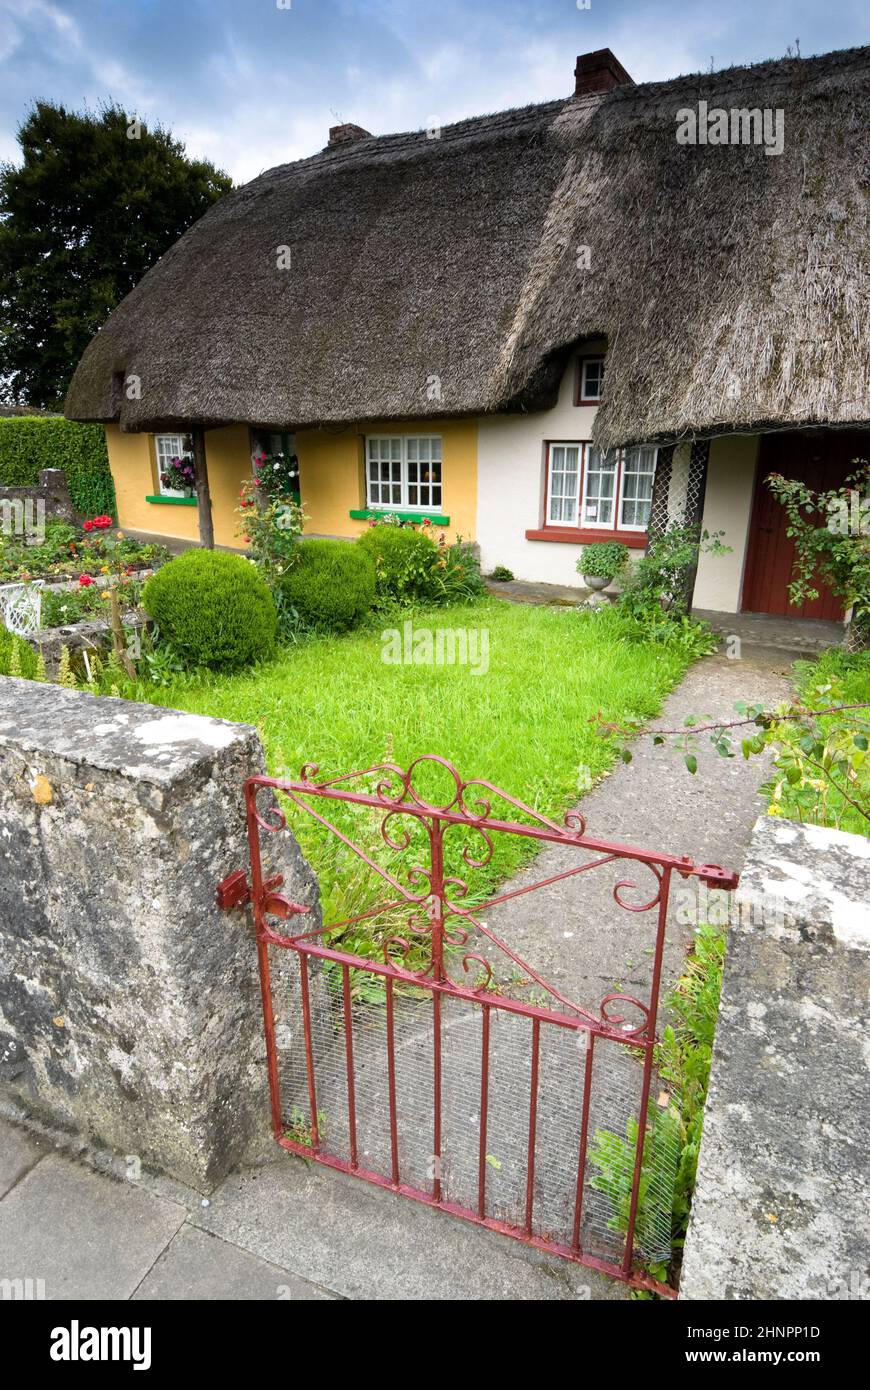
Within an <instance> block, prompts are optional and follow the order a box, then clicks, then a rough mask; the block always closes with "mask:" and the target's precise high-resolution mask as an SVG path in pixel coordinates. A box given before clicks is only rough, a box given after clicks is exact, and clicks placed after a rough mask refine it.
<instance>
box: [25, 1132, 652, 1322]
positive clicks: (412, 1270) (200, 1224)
mask: <svg viewBox="0 0 870 1390" xmlns="http://www.w3.org/2000/svg"><path fill="white" fill-rule="evenodd" d="M264 1123H265V1118H264ZM275 1153H276V1157H275V1161H274V1162H270V1163H267V1164H264V1165H262V1166H260V1167H258V1168H251V1169H247V1170H245V1171H243V1172H239V1173H234V1174H232V1175H231V1176H230V1177H229V1178H228V1179H227V1180H226V1181H225V1182H224V1183H223V1184H222V1185H221V1186H220V1187H219V1188H217V1190H216V1191H215V1192H213V1193H212V1194H211V1196H210V1197H209V1198H206V1199H203V1197H202V1194H201V1193H199V1192H194V1191H192V1190H190V1189H187V1188H183V1187H181V1186H180V1185H178V1184H176V1183H172V1182H169V1181H168V1180H166V1179H162V1178H155V1177H151V1176H149V1175H148V1174H144V1173H143V1174H142V1176H141V1177H140V1178H139V1179H138V1180H137V1181H131V1180H129V1179H128V1178H127V1177H126V1176H125V1173H126V1172H127V1164H126V1163H125V1160H124V1159H123V1158H121V1157H117V1156H116V1157H115V1158H114V1159H113V1158H112V1156H110V1155H108V1154H99V1153H96V1152H90V1153H84V1154H83V1155H80V1156H79V1157H75V1156H71V1155H70V1154H69V1153H66V1152H64V1151H63V1150H62V1149H59V1148H56V1147H55V1146H54V1144H53V1143H52V1142H51V1141H50V1140H48V1139H44V1138H39V1137H38V1136H36V1135H34V1134H33V1133H32V1132H30V1131H25V1130H24V1129H22V1128H19V1127H18V1126H17V1125H16V1124H13V1123H10V1121H8V1120H6V1119H2V1118H0V1290H2V1292H0V1297H5V1298H8V1297H10V1296H13V1294H12V1293H11V1292H9V1291H7V1286H6V1284H5V1282H4V1281H6V1280H20V1281H22V1282H23V1281H26V1280H30V1281H32V1283H31V1286H30V1287H31V1288H32V1289H34V1290H37V1291H38V1293H39V1294H40V1295H41V1296H44V1297H45V1298H46V1299H82V1300H90V1299H113V1300H129V1299H133V1300H147V1299H158V1300H197V1299H206V1300H232V1301H237V1300H273V1299H274V1300H277V1301H281V1300H295V1299H335V1298H347V1299H372V1300H378V1301H390V1300H417V1299H432V1300H448V1299H484V1300H489V1299H493V1300H499V1301H514V1300H538V1299H540V1300H547V1301H550V1300H553V1299H565V1300H578V1299H580V1300H587V1299H625V1298H627V1297H628V1292H627V1290H626V1289H625V1288H624V1287H623V1286H622V1285H619V1284H616V1283H614V1282H612V1281H611V1280H609V1279H606V1278H605V1277H604V1276H602V1275H597V1274H595V1273H594V1272H593V1271H592V1270H587V1269H583V1268H582V1267H581V1266H579V1265H572V1264H569V1263H568V1262H567V1261H564V1260H560V1259H558V1258H556V1257H554V1256H549V1255H545V1254H543V1253H540V1252H538V1251H535V1250H533V1249H531V1248H529V1247H526V1246H523V1245H521V1244H520V1243H519V1242H517V1241H513V1240H510V1239H508V1238H506V1237H500V1236H497V1235H495V1234H493V1233H491V1232H489V1231H480V1230H478V1229H476V1228H475V1227H473V1226H471V1225H468V1224H466V1223H465V1222H463V1221H458V1220H456V1219H455V1218H453V1217H450V1216H447V1215H444V1214H443V1213H441V1212H436V1211H431V1210H429V1209H428V1208H427V1207H424V1206H420V1205H418V1204H417V1203H416V1202H413V1201H409V1200H407V1199H405V1198H401V1197H396V1196H394V1195H393V1194H392V1193H389V1192H385V1191H381V1190H379V1189H377V1188H374V1187H370V1186H369V1185H368V1184H366V1183H363V1182H361V1181H359V1180H358V1179H352V1178H347V1177H345V1176H344V1175H343V1174H340V1173H333V1172H329V1171H327V1170H326V1169H323V1168H320V1167H318V1166H316V1165H314V1164H307V1163H305V1162H304V1161H303V1160H302V1159H297V1158H295V1157H294V1156H293V1155H291V1154H286V1153H282V1152H280V1151H279V1150H278V1149H277V1147H276V1150H275ZM82 1158H84V1159H85V1160H87V1161H82ZM95 1163H96V1164H99V1165H100V1167H99V1168H95V1167H94V1166H92V1165H94V1164H95ZM106 1167H108V1168H109V1171H106V1170H105V1169H106Z"/></svg>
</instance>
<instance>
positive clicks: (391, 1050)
mask: <svg viewBox="0 0 870 1390" xmlns="http://www.w3.org/2000/svg"><path fill="white" fill-rule="evenodd" d="M387 1079H388V1081H389V1087H390V1154H391V1157H392V1164H393V1187H398V1186H399V1126H398V1120H397V1117H396V1041H395V1033H394V1030H393V979H392V976H391V975H388V976H387Z"/></svg>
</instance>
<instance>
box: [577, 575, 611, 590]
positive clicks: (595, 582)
mask: <svg viewBox="0 0 870 1390" xmlns="http://www.w3.org/2000/svg"><path fill="white" fill-rule="evenodd" d="M611 582H612V581H611V580H609V579H602V578H601V576H600V575H598V574H584V575H583V583H584V584H585V585H586V588H587V589H591V590H592V591H593V593H598V592H599V590H600V589H606V588H607V586H608V584H610V583H611Z"/></svg>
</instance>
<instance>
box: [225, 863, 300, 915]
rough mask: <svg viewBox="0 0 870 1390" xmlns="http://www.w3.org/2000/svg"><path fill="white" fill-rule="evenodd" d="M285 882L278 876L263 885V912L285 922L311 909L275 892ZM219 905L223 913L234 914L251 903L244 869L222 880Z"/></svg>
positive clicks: (281, 876)
mask: <svg viewBox="0 0 870 1390" xmlns="http://www.w3.org/2000/svg"><path fill="white" fill-rule="evenodd" d="M283 882H284V875H283V874H276V875H275V877H274V878H269V879H267V880H266V881H265V883H264V884H263V911H264V912H268V913H269V914H270V915H271V916H273V917H282V918H284V919H285V920H286V919H287V918H289V917H296V916H299V915H300V914H302V913H304V912H310V911H311V909H310V908H308V907H303V906H302V905H301V904H300V903H292V902H290V900H289V899H288V898H282V897H281V896H280V894H278V893H276V892H275V889H276V888H280V887H281V885H282V884H283ZM216 900H217V905H218V907H219V908H220V909H221V911H222V912H234V911H235V909H236V908H237V907H247V905H248V903H249V902H250V901H251V885H250V884H249V883H248V876H247V874H246V873H245V871H244V869H236V871H235V873H232V874H230V875H229V876H228V877H227V878H225V879H222V880H221V882H220V883H219V884H218V886H217V894H216Z"/></svg>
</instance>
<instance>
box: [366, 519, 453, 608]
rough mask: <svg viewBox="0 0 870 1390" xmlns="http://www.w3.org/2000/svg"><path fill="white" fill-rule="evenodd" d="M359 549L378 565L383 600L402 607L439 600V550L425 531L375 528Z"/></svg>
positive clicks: (393, 527) (377, 576)
mask: <svg viewBox="0 0 870 1390" xmlns="http://www.w3.org/2000/svg"><path fill="white" fill-rule="evenodd" d="M357 545H358V546H359V547H360V548H361V549H362V550H363V551H365V553H366V554H367V555H370V556H371V558H372V560H373V561H374V566H375V574H376V592H377V597H378V599H379V600H382V601H386V602H390V601H398V602H400V603H402V602H409V601H413V600H415V599H422V600H426V599H430V600H431V599H433V598H434V597H435V596H436V593H437V588H438V585H437V583H436V580H435V572H436V566H437V564H438V558H439V556H438V547H437V545H436V544H435V542H434V541H433V540H432V539H431V537H430V536H427V535H426V533H425V532H424V531H415V530H414V528H413V527H411V526H372V527H370V528H369V530H368V531H364V532H363V534H362V535H361V536H360V538H359V541H358V542H357Z"/></svg>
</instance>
